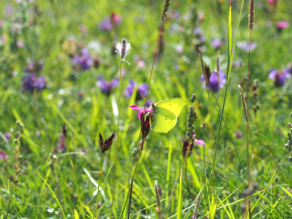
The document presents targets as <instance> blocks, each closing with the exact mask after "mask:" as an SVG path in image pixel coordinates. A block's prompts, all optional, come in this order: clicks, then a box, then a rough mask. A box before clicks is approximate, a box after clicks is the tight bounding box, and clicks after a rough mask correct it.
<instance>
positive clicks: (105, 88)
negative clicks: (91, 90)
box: [96, 75, 119, 95]
mask: <svg viewBox="0 0 292 219" xmlns="http://www.w3.org/2000/svg"><path fill="white" fill-rule="evenodd" d="M97 78H98V79H99V81H97V82H96V86H97V87H100V89H101V92H102V93H104V94H106V95H110V93H111V90H112V89H113V88H115V87H117V86H119V79H118V78H113V79H112V80H111V81H110V82H107V81H106V80H105V79H104V77H103V76H101V75H99V76H98V77H97Z"/></svg>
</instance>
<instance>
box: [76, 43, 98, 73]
mask: <svg viewBox="0 0 292 219" xmlns="http://www.w3.org/2000/svg"><path fill="white" fill-rule="evenodd" d="M72 63H73V68H74V69H75V70H87V69H89V68H90V67H91V66H92V65H93V60H92V58H91V56H90V54H89V52H88V49H87V48H85V47H83V48H82V49H81V51H80V54H75V55H74V57H73V59H72Z"/></svg>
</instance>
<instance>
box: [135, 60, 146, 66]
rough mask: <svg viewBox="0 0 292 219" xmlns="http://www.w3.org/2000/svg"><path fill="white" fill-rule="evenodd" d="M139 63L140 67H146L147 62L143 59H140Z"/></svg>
mask: <svg viewBox="0 0 292 219" xmlns="http://www.w3.org/2000/svg"><path fill="white" fill-rule="evenodd" d="M137 64H138V67H139V68H143V67H145V62H144V61H142V60H139V61H138V62H137Z"/></svg>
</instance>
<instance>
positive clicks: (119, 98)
mask: <svg viewBox="0 0 292 219" xmlns="http://www.w3.org/2000/svg"><path fill="white" fill-rule="evenodd" d="M122 64H123V62H121V63H120V80H119V82H120V87H119V97H118V130H117V144H116V158H115V168H114V185H113V201H112V208H111V215H112V212H113V208H114V202H115V189H116V176H117V161H118V148H119V140H120V135H119V133H120V110H121V93H122Z"/></svg>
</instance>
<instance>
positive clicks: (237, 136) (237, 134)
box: [234, 131, 243, 139]
mask: <svg viewBox="0 0 292 219" xmlns="http://www.w3.org/2000/svg"><path fill="white" fill-rule="evenodd" d="M234 135H235V137H236V138H237V139H240V138H242V136H243V133H242V132H241V131H236V132H234Z"/></svg>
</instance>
